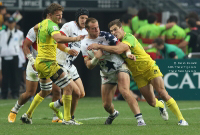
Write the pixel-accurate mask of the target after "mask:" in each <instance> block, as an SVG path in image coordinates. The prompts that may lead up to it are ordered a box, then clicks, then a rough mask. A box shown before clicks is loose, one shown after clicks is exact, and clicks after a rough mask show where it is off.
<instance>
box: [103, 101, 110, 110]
mask: <svg viewBox="0 0 200 135" xmlns="http://www.w3.org/2000/svg"><path fill="white" fill-rule="evenodd" d="M103 107H104V108H105V109H109V108H110V107H111V104H110V103H106V102H105V103H103Z"/></svg>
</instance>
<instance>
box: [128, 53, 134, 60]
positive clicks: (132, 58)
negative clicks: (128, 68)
mask: <svg viewBox="0 0 200 135" xmlns="http://www.w3.org/2000/svg"><path fill="white" fill-rule="evenodd" d="M128 58H129V59H131V60H134V61H136V57H135V55H133V54H129V55H128Z"/></svg>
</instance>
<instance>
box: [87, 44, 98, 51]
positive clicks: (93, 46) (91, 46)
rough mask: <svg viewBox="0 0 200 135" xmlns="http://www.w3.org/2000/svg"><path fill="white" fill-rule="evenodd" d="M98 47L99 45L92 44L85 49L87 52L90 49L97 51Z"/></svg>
mask: <svg viewBox="0 0 200 135" xmlns="http://www.w3.org/2000/svg"><path fill="white" fill-rule="evenodd" d="M98 45H99V44H97V43H93V44H91V45H89V46H88V47H87V49H88V50H92V49H94V50H97V49H99V48H98Z"/></svg>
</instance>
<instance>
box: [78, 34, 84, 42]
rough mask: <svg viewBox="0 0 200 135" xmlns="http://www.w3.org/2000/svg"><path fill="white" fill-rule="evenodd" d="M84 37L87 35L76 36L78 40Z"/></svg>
mask: <svg viewBox="0 0 200 135" xmlns="http://www.w3.org/2000/svg"><path fill="white" fill-rule="evenodd" d="M84 38H85V35H80V36H78V37H76V41H81V40H82V39H84Z"/></svg>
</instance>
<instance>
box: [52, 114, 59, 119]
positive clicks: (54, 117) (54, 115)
mask: <svg viewBox="0 0 200 135" xmlns="http://www.w3.org/2000/svg"><path fill="white" fill-rule="evenodd" d="M57 119H59V118H58V117H57V116H56V113H55V112H53V119H52V120H57Z"/></svg>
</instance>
